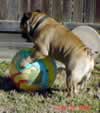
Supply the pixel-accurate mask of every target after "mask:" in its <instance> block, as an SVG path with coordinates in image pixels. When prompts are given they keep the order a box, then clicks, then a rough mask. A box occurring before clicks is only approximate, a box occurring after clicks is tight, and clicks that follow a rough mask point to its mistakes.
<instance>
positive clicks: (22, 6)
mask: <svg viewBox="0 0 100 113" xmlns="http://www.w3.org/2000/svg"><path fill="white" fill-rule="evenodd" d="M17 1H18V15H17V20H20V18H21V17H22V15H23V13H24V12H27V4H28V2H27V0H17Z"/></svg>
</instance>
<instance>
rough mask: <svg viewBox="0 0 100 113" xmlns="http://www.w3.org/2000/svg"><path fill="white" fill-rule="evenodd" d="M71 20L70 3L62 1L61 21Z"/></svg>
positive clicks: (65, 0)
mask: <svg viewBox="0 0 100 113" xmlns="http://www.w3.org/2000/svg"><path fill="white" fill-rule="evenodd" d="M71 18H72V1H71V0H63V21H65V22H66V21H67V22H71Z"/></svg>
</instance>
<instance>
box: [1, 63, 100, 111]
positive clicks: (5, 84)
mask: <svg viewBox="0 0 100 113" xmlns="http://www.w3.org/2000/svg"><path fill="white" fill-rule="evenodd" d="M8 65H9V63H7V62H1V63H0V113H99V112H100V109H99V105H100V65H96V67H95V70H94V72H93V75H92V77H91V80H90V82H89V84H88V87H87V89H86V90H85V91H81V94H79V96H77V97H74V98H68V97H66V92H65V91H64V90H63V89H64V87H65V83H64V81H65V79H64V76H60V74H59V75H58V77H57V79H56V81H55V83H54V84H53V86H52V89H51V90H49V91H48V92H47V93H45V94H41V93H31V94H30V93H27V92H22V91H18V90H16V89H14V87H13V86H12V83H11V81H10V79H8V78H6V77H5V76H4V73H5V70H6V69H7V68H8ZM62 73H63V75H64V72H62Z"/></svg>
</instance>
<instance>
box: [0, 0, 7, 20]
mask: <svg viewBox="0 0 100 113" xmlns="http://www.w3.org/2000/svg"><path fill="white" fill-rule="evenodd" d="M6 18H7V4H6V0H0V19H1V20H5V19H6Z"/></svg>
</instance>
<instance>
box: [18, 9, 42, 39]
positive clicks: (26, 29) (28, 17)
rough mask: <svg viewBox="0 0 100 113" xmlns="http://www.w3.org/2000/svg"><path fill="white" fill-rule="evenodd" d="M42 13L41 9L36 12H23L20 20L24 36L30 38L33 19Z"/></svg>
mask: <svg viewBox="0 0 100 113" xmlns="http://www.w3.org/2000/svg"><path fill="white" fill-rule="evenodd" d="M40 13H41V12H40V10H36V11H35V12H27V13H24V14H23V16H22V18H21V21H20V29H21V33H22V37H23V38H26V39H28V40H30V30H31V27H32V21H33V19H34V18H35V17H36V16H37V15H38V14H40Z"/></svg>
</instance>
